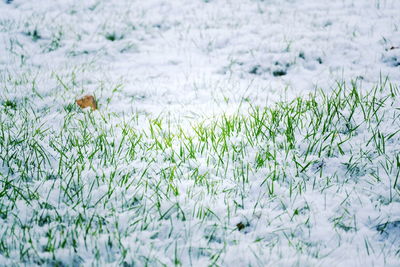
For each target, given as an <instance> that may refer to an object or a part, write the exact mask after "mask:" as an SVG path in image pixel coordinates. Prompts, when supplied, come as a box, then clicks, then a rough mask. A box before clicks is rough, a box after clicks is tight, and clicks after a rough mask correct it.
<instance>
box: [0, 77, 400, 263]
mask: <svg viewBox="0 0 400 267" xmlns="http://www.w3.org/2000/svg"><path fill="white" fill-rule="evenodd" d="M398 98H399V90H398V88H397V87H396V86H394V85H392V84H390V83H389V82H387V81H383V82H382V83H381V84H380V85H378V86H376V87H374V88H372V89H371V90H369V91H362V90H361V89H360V88H358V86H357V84H356V83H353V84H351V85H350V86H346V85H345V84H340V83H339V84H338V86H337V89H336V90H334V91H333V92H331V93H326V92H324V91H323V90H316V92H315V93H314V94H312V95H310V96H309V97H305V98H296V99H294V100H293V101H291V102H280V103H277V104H276V105H275V106H273V107H256V106H254V107H251V108H250V109H249V112H248V113H247V114H242V113H239V112H238V113H236V114H234V115H229V116H228V115H223V116H221V117H219V118H216V119H208V120H204V121H202V122H194V123H192V127H190V128H180V127H179V126H177V125H176V124H174V123H172V122H170V121H169V120H168V119H166V118H162V117H159V118H144V117H142V115H133V114H132V115H131V116H129V117H127V116H125V117H120V116H117V115H115V114H112V113H107V112H104V111H103V112H102V111H100V112H98V111H96V112H86V111H85V112H81V111H80V110H78V109H76V108H74V106H72V105H69V106H67V107H66V108H65V109H63V110H62V111H60V112H61V113H62V114H63V120H62V121H61V122H59V125H57V124H54V123H50V122H49V121H48V120H47V119H45V118H49V116H48V115H49V114H48V112H49V111H48V110H46V109H40V110H38V109H36V108H35V106H34V103H31V102H30V101H29V100H27V101H22V102H20V101H15V100H13V99H0V101H1V102H0V103H1V105H0V262H3V263H7V264H19V263H26V264H50V265H74V264H75V265H79V264H85V265H90V264H96V265H97V264H98V265H103V264H105V263H118V264H124V266H134V265H135V264H139V265H166V266H171V265H176V266H189V265H216V266H218V265H228V266H229V265H232V264H234V263H235V264H238V265H242V266H244V265H247V264H250V265H254V266H256V265H260V266H261V265H265V264H276V263H285V264H295V263H297V264H300V265H304V264H313V263H314V264H315V263H317V262H318V263H321V262H322V263H324V262H325V263H326V264H329V263H335V262H336V263H337V261H338V258H337V257H338V255H341V257H340V259H341V260H343V262H346V261H349V262H354V259H353V257H355V256H354V255H357V257H360V260H359V262H363V261H365V262H369V263H371V262H374V263H375V264H378V265H380V264H383V263H391V262H396V260H397V261H398V259H399V253H400V251H399V250H398V245H399V243H400V241H399V240H400V237H398V236H396V232H395V231H394V230H392V229H393V228H394V229H396V225H398V222H399V218H398V217H397V218H396V216H395V215H396V213H395V212H394V210H395V208H396V207H399V204H398V203H399V201H400V196H399V190H400V181H399V173H400V157H399V150H400V133H399V132H400V119H399V116H400V108H399V107H400V106H399V101H398ZM144 121H146V125H144Z"/></svg>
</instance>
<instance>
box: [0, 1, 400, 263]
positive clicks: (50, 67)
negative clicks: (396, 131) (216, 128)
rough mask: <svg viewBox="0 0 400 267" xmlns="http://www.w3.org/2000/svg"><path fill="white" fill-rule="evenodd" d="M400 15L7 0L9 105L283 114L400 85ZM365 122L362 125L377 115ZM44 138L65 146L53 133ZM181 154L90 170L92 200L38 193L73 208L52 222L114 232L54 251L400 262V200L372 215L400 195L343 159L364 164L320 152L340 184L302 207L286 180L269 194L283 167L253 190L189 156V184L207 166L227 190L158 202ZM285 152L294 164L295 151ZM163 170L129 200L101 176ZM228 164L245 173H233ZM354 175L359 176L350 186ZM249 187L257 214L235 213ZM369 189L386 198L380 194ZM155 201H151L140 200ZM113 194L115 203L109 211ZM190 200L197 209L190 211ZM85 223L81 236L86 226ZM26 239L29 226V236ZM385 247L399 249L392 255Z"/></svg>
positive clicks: (44, 189)
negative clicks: (336, 93) (294, 102)
mask: <svg viewBox="0 0 400 267" xmlns="http://www.w3.org/2000/svg"><path fill="white" fill-rule="evenodd" d="M399 11H400V1H398V0H375V1H365V0H347V1H343V0H320V1H311V0H285V1H278V0H265V1H263V0H258V1H257V0H245V1H239V0H209V1H201V0H170V1H166V0H147V1H131V0H118V1H103V0H89V1H77V0H37V1H23V0H14V1H9V3H6V1H2V2H0V51H1V52H0V99H13V100H16V101H17V102H18V101H20V102H23V101H24V98H25V97H29V98H31V99H34V101H33V102H34V108H35V109H37V110H46V109H49V110H50V111H51V112H49V115H47V116H45V117H44V118H40V119H42V120H43V123H47V124H48V125H51V126H52V127H54V128H55V129H61V128H62V127H63V126H62V123H63V122H64V117H63V116H64V115H63V113H62V111H63V107H66V106H67V105H68V104H73V103H74V100H75V99H76V98H77V97H79V96H81V95H84V94H88V93H91V94H94V95H95V96H96V97H97V99H98V101H99V109H100V110H102V111H104V112H109V113H114V114H117V115H116V116H120V117H124V118H125V117H127V118H128V120H129V118H130V117H132V116H133V115H132V114H134V113H135V114H136V113H137V114H140V115H143V116H145V117H146V118H157V117H158V116H160V115H161V116H167V117H170V118H173V119H174V121H175V122H176V124H178V125H180V126H182V128H190V127H189V126H190V125H191V124H192V123H193V121H194V122H201V121H202V120H204V119H206V118H215V117H218V116H220V115H221V114H233V113H234V112H236V111H238V110H239V111H241V112H245V111H247V110H248V108H249V106H250V104H251V105H253V106H269V105H272V104H273V103H275V102H277V101H279V100H291V99H294V98H295V97H297V96H306V95H308V94H309V93H311V92H314V91H315V89H317V88H323V89H324V90H326V91H329V90H330V89H332V88H334V87H335V86H336V85H337V82H338V81H346V82H347V83H349V82H350V81H351V80H356V81H357V83H358V84H360V85H362V88H365V89H367V88H370V87H371V86H374V85H376V84H377V83H379V81H380V80H382V79H383V78H385V77H389V79H390V81H391V82H392V83H393V84H395V85H398V86H399V85H400V71H399V70H400V69H399V65H400V49H398V47H400V31H399V29H400V28H399V27H400V16H399ZM84 112H87V113H89V112H90V111H89V110H87V111H84ZM82 116H83V115H82ZM94 116H98V117H96V118H100V115H98V114H97V115H96V114H95V115H94ZM355 117H356V119H355V120H358V121H359V120H360V119H361V114H357V115H356V116H355ZM144 121H145V120H144ZM119 122H121V123H122V120H121V121H117V122H111V123H110V124H108V125H106V127H109V129H112V128H113V127H114V126H115V124H118V123H119ZM18 123H21V122H19V121H17V122H16V124H18ZM146 125H147V124H146ZM36 126H39V125H35V122H33V127H36ZM391 126H392V125H389V124H388V125H387V126H386V128H384V130H385V132H383V134H390V133H392V128H391ZM144 127H145V126H144V124H143V125H140V126H138V128H144ZM71 130H73V129H71ZM345 130H346V129H345V127H343V131H345ZM339 134H344V133H339ZM368 134H369V133H368V129H367V128H366V127H364V128H363V127H361V128H360V131H359V132H358V135H359V136H358V139H357V141H356V142H353V143H351V146H350V144H349V145H347V144H345V145H344V146H343V150H345V151H351V150H357V149H358V148H360V147H362V146H363V145H364V144H365V140H366V138H367V136H368ZM278 138H279V137H278ZM120 139H121V132H118V131H117V130H116V131H115V135H114V136H109V137H106V140H107V141H108V142H109V143H111V142H113V141H114V140H120ZM145 139H146V137H143V140H145ZM242 139H243V136H237V137H232V138H231V140H229V141H230V143H232V144H237V145H240V140H242ZM282 142H284V140H283V137H282V140H280V139H277V143H282ZM392 142H393V144H391V145H392V146H391V148H390V149H389V151H388V153H389V154H390V155H395V154H396V153H398V152H399V149H398V144H397V142H398V139H395V138H393V139H392ZM39 143H40V144H41V145H42V146H44V147H49V145H48V140H41V141H39ZM267 145H270V144H267V143H266V144H265V146H266V147H267ZM116 146H117V145H116ZM178 146H179V144H176V145H173V146H172V149H171V150H168V151H165V152H164V153H163V154H156V153H157V151H154V152H151V151H150V152H148V154H147V155H145V156H147V157H152V158H154V159H155V162H154V163H149V164H148V165H147V163H145V162H143V161H141V160H136V161H132V162H121V163H119V164H118V165H119V166H117V167H115V166H110V167H108V168H105V167H104V168H102V169H97V170H96V171H93V170H91V169H85V170H78V171H79V172H82V173H81V177H82V179H83V180H84V181H85V182H84V186H83V187H84V190H88V188H90V187H91V186H94V187H95V189H96V190H95V191H93V192H90V193H89V191H83V193H82V194H87V196H86V200H87V203H84V204H85V205H87V206H85V207H82V206H78V207H76V208H75V207H72V206H73V205H72V204H71V206H70V207H68V206H66V205H65V204H60V202H62V201H61V199H63V198H65V199H64V200H65V201H68V199H67V197H66V196H65V195H64V194H62V192H61V188H62V187H66V186H67V185H68V186H69V183H67V181H62V180H61V179H58V178H55V179H56V180H54V181H53V180H47V181H44V182H42V183H40V184H35V185H36V187H37V190H36V193H37V194H38V196H39V197H40V198H39V197H38V198H39V199H40V200H38V201H37V202H38V203H39V202H41V201H42V202H45V203H47V204H49V205H52V206H53V207H57V209H56V210H57V212H55V211H54V210H53V209H52V208H49V210H48V213H47V214H45V215H46V216H49V217H50V218H52V220H53V222H52V224H54V225H57V223H58V222H59V225H60V226H59V227H60V228H61V227H67V226H65V224H68V222H71V221H74V222H76V220H78V219H77V216H78V214H85V216H86V219H87V220H90V219H92V220H93V221H91V223H93V224H96V225H104V229H107V231H109V232H106V230H104V232H101V233H93V235H95V234H98V236H99V237H98V239H94V238H93V239H88V240H86V239H84V238H83V236H82V235H80V236H74V232H73V231H71V233H70V235H68V242H69V243H71V242H72V241H70V240H74V241H73V242H76V246H77V247H78V248H79V249H78V252H76V251H75V249H72V248H70V247H67V248H62V249H58V250H56V251H55V252H54V255H52V254H51V253H50V252H49V251H42V252H39V254H40V255H42V256H43V257H44V258H49V259H51V258H52V257H53V259H54V258H55V259H57V261H59V262H61V263H62V264H65V265H79V264H84V265H87V266H90V265H91V264H99V262H96V256H95V255H100V256H99V257H100V258H101V260H100V264H108V265H117V264H122V263H121V262H118V261H119V256H120V255H119V254H118V253H117V248H116V247H117V246H119V245H120V246H122V247H124V248H126V249H127V251H129V253H128V255H127V256H126V258H125V261H126V262H129V261H130V260H132V261H133V262H137V263H139V264H142V265H145V264H146V259H147V260H148V261H149V262H148V263H149V264H150V265H160V264H162V263H168V264H172V263H173V259H174V257H175V255H177V256H178V257H179V258H181V259H182V260H183V262H181V264H182V265H183V266H189V265H192V266H204V265H209V264H211V262H210V260H209V259H215V261H216V262H218V263H219V264H221V265H224V266H250V265H251V266H258V265H261V266H263V265H265V264H267V265H270V266H274V265H279V266H281V265H282V266H292V265H298V266H304V265H323V266H331V265H332V266H335V265H341V266H361V265H367V266H372V265H377V266H382V265H387V266H397V265H398V264H399V262H400V260H399V258H398V255H397V256H396V255H392V254H390V253H391V252H393V251H395V250H396V249H397V254H398V244H399V242H400V234H399V225H398V224H399V221H400V213H399V211H400V206H399V203H396V202H392V203H389V204H387V205H382V206H381V205H377V206H374V207H372V204H371V203H372V202H373V203H378V202H379V203H381V202H385V201H387V199H388V198H390V196H389V191H390V192H391V188H390V186H387V187H380V188H375V189H374V190H372V189H371V185H370V184H368V183H369V181H358V180H357V179H358V177H360V176H361V177H364V175H366V173H364V174H357V175H354V177H353V176H351V175H350V176H349V175H347V174H348V173H347V171H348V170H347V169H346V167H345V166H344V165H343V162H348V161H350V160H351V159H350V156H348V155H345V156H343V157H337V158H330V159H329V160H326V161H325V160H324V158H322V159H319V158H317V157H316V158H315V159H313V160H315V161H316V162H315V163H314V165H313V168H314V171H315V170H318V168H321V166H322V165H323V166H324V170H325V172H326V173H329V174H331V176H332V179H334V180H335V179H336V181H334V184H333V185H332V186H331V187H329V188H326V190H325V191H324V192H323V193H321V192H316V191H313V190H311V189H310V190H307V191H306V192H304V193H303V194H302V195H299V196H298V197H295V198H293V197H292V196H291V195H289V194H291V193H289V192H288V186H287V185H286V184H278V183H276V184H274V190H275V195H276V197H271V198H270V199H265V197H266V195H265V194H264V192H262V190H263V189H264V190H265V191H266V188H267V186H270V185H266V184H263V183H264V182H263V181H264V178H265V176H266V175H267V174H268V173H269V172H270V171H271V170H270V169H268V168H267V167H265V168H263V169H260V170H258V172H257V173H250V174H249V177H248V179H249V180H251V181H253V182H252V183H250V184H247V185H246V186H247V187H246V186H245V185H242V184H241V182H240V181H234V180H232V179H226V180H221V177H220V174H219V173H218V170H212V169H210V167H209V165H208V163H207V157H204V158H202V157H198V158H197V159H196V160H194V161H193V162H188V163H187V166H185V168H186V169H185V170H187V172H186V173H182V174H180V177H189V176H190V175H191V171H193V169H197V171H198V174H199V175H205V174H206V175H207V177H208V178H207V179H208V180H209V181H210V184H212V186H210V188H207V190H210V192H223V193H220V194H215V195H213V194H210V193H209V192H207V191H205V190H204V188H203V187H201V188H200V187H199V188H198V187H196V182H194V181H192V180H185V179H183V178H182V179H178V180H177V181H174V183H173V186H175V187H176V188H175V190H177V191H178V192H181V194H178V195H177V196H175V198H172V199H168V200H167V199H164V196H162V195H157V194H158V193H157V190H156V188H157V186H159V185H158V184H157V183H156V181H155V179H156V178H159V177H160V170H161V169H162V170H165V172H166V173H168V172H169V171H171V170H170V167H171V166H170V164H169V163H168V162H166V161H165V157H166V155H168V156H171V154H172V153H173V151H174V150H175V151H179V148H178ZM301 146H302V144H300V147H301ZM302 149H303V150H304V149H306V147H304V148H302ZM49 150H51V149H50V148H49ZM66 153H70V154H72V153H73V152H71V151H66ZM152 153H154V154H156V155H153V154H152ZM257 153H258V151H254V150H250V151H247V154H246V155H245V156H244V157H243V158H242V159H241V160H242V161H243V165H244V166H245V165H246V164H247V163H250V162H251V161H253V160H254V158H255V157H256V154H257ZM203 156H204V155H203ZM278 157H279V160H281V161H282V162H284V159H283V157H284V156H283V155H278ZM310 160H311V158H310ZM380 160H382V162H383V160H384V159H383V156H382V158H381V159H379V158H377V159H375V161H374V164H376V165H378V162H380ZM97 161H100V159H96V158H95V159H94V160H93V162H94V163H93V164H94V166H96V164H97V165H100V164H98V162H97ZM228 162H229V159H228ZM55 163H57V162H56V161H55ZM54 166H56V164H55V165H54ZM147 168H148V173H149V174H148V175H149V176H150V177H147V176H146V177H144V178H143V177H141V178H140V179H143V181H142V180H140V182H138V183H137V187H135V186H132V187H130V188H129V189H127V190H122V189H120V188H116V189H115V190H116V191H115V194H114V195H113V196H108V195H107V192H109V189H110V186H111V183H110V184H103V185H97V184H96V185H94V184H95V182H94V181H95V180H96V176H99V177H110V176H112V175H116V177H117V178H118V179H120V177H119V175H120V174H121V173H125V172H128V170H129V171H131V172H132V173H133V172H135V171H137V173H143V171H144V170H145V169H147ZM371 168H372V167H371ZM227 169H228V170H229V171H232V170H233V167H232V166H228V167H227ZM364 171H365V170H364ZM368 171H369V170H368ZM177 172H178V171H177ZM288 172H289V173H291V172H292V173H294V172H295V170H294V169H291V170H288ZM1 173H7V170H6V167H5V166H4V165H0V174H1ZM68 175H69V174H68ZM378 176H379V177H380V178H381V179H382V180H383V181H387V183H386V184H387V185H389V184H390V183H391V178H392V177H390V175H388V174H385V173H383V172H382V171H381V172H380V173H378ZM71 177H72V175H71ZM349 177H350V178H349ZM117 178H116V179H117ZM138 179H139V178H138ZM345 179H354V181H353V180H352V181H351V183H350V185H348V186H346V187H342V185H343V184H344V183H345V181H344V180H345ZM358 182H359V183H358ZM199 183H200V182H199ZM357 183H358V184H357ZM75 184H79V181H75V178H73V179H72V178H71V186H75ZM2 186H3V185H2ZM143 188H145V189H143ZM0 189H1V187H0ZM24 190H25V189H24ZM118 190H120V191H118ZM140 190H144V191H140ZM238 190H242V191H243V192H244V194H245V195H246V199H245V200H242V201H243V203H240V205H243V207H242V208H243V209H240V210H235V212H233V213H232V214H234V215H233V217H231V218H224V217H223V216H225V214H226V210H227V208H229V209H237V207H234V206H233V204H232V203H233V201H235V202H236V201H239V198H238V196H237V193H236V192H237V191H238ZM367 190H371V192H369V193H368V194H366V193H365V191H367ZM76 191H77V192H79V189H78V188H77V189H76ZM139 191H140V192H139ZM0 192H1V190H0ZM77 194H78V193H77ZM140 194H141V195H142V196H143V195H146V196H150V197H148V198H140V199H139V198H138V199H136V197H135V196H139V195H140ZM104 198H109V202H107V204H104V206H103V202H101V201H102V199H104ZM133 199H134V200H135V201H133ZM155 199H157V200H158V201H160V203H161V206H160V207H157V212H158V214H157V213H151V212H150V213H145V212H143V213H142V211H147V210H153V209H156V208H154V207H156V206H157V203H156V201H155ZM4 203H6V201H5V202H4ZM98 203H101V205H98ZM121 203H123V204H121ZM182 203H185V206H179V205H181V204H182ZM355 203H356V204H355ZM0 204H1V203H0ZM34 205H37V203H34ZM96 205H97V206H96ZM230 205H232V206H230ZM0 207H1V206H0ZM266 207H267V208H266ZM86 208H87V209H86ZM107 210H113V211H117V212H118V216H115V217H112V218H110V217H109V216H108V213H107V212H108V211H107ZM266 210H267V212H266ZM35 212H37V211H36V210H35V209H34V208H33V207H30V206H29V205H27V203H26V202H25V201H23V200H18V201H17V202H16V203H15V207H14V210H13V211H12V213H13V214H14V217H15V218H18V220H19V221H20V223H21V224H27V223H29V222H30V220H31V219H32V218H33V217H34V216H35V214H36V213H35ZM194 213H202V214H203V215H204V214H206V216H201V214H200V215H199V214H194ZM144 214H145V215H144ZM171 214H174V216H175V215H176V214H178V215H177V216H182V215H179V214H190V216H189V215H187V216H188V217H190V218H191V219H190V220H186V221H185V220H183V219H180V218H175V217H173V216H171ZM294 214H296V215H294ZM136 215H137V216H139V215H140V216H141V217H140V218H135V216H136ZM161 215H162V216H163V217H162V219H160V216H161ZM197 215H198V216H197ZM59 216H61V217H62V219H60V218H58V217H59ZM102 216H104V217H102ZM107 216H108V217H107ZM157 216H158V217H157ZM183 216H184V215H183ZM295 216H296V217H295ZM338 216H343V217H341V221H344V222H346V225H343V226H340V227H343V228H344V229H345V230H338V228H332V221H335V218H337V217H338ZM294 217H295V219H293V218H294ZM0 218H1V217H0ZM204 218H206V219H204ZM388 221H390V222H391V223H390V225H389V227H387V228H386V230H385V233H384V234H382V235H379V234H377V231H376V227H377V226H378V225H380V224H383V223H385V222H388ZM13 222H14V221H11V219H10V221H6V220H3V219H0V223H1V226H0V233H1V234H7V231H9V230H8V228H6V227H5V225H6V224H10V225H12V223H13ZM247 222H248V223H249V226H248V227H246V228H245V229H244V230H243V231H237V230H236V228H235V226H236V225H237V224H239V223H247ZM305 222H307V223H305ZM3 223H4V224H3ZM86 223H87V221H86ZM106 225H107V226H106ZM109 225H112V226H113V228H111V229H112V230H110V228H107V227H109ZM172 225H173V227H172ZM304 225H307V227H308V229H307V227H305V226H304ZM46 227H50V226H44V227H38V228H37V229H35V230H36V231H37V235H38V236H41V239H40V240H37V242H38V243H39V244H40V246H42V247H44V246H47V243H46V242H47V238H44V236H45V235H46V234H47V231H48V229H47V228H46ZM55 227H56V226H55ZM82 229H83V228H82ZM82 229H79V231H82V232H84V231H86V229H83V230H82ZM354 229H356V230H354ZM15 231H16V233H15V234H21V235H23V233H24V229H22V228H19V229H16V230H15ZM76 231H78V230H76ZM87 231H90V229H88V230H87ZM307 231H308V232H307ZM339 231H340V233H338V232H339ZM76 233H77V232H75V234H76ZM290 235H294V236H296V238H298V239H296V240H297V241H298V243H297V244H288V242H287V240H286V239H284V237H285V236H290ZM205 237H206V238H205ZM26 238H27V237H26ZM110 238H111V239H112V242H111V243H112V244H111V245H109V243H110V241H109V239H110ZM288 239H289V238H288ZM255 240H261V241H257V242H256V241H255ZM35 242H36V241H35ZM368 242H369V244H373V245H372V246H371V251H373V250H374V249H376V251H374V253H375V254H373V255H372V254H370V251H369V250H366V249H365V247H366V246H367V245H366V244H368ZM385 242H387V244H388V245H387V246H389V247H390V246H391V245H390V244H392V246H393V247H392V248H385V249H386V250H385V249H384V248H381V247H380V246H383V247H384V245H382V244H384V243H385ZM266 244H268V246H267V245H266ZM0 245H1V243H0ZM396 247H397V248H396ZM84 248H88V249H86V250H85V249H84ZM378 249H382V253H379V251H378ZM298 251H307V253H298ZM388 251H389V252H388ZM217 252H220V253H221V255H217V254H218V253H217ZM371 253H372V252H371ZM214 254H215V255H214ZM315 254H318V256H320V258H317V256H316V255H315ZM137 255H139V256H140V258H139V259H138V258H137ZM219 257H220V258H219ZM155 259H157V260H155ZM138 260H142V262H138ZM13 263H14V264H15V263H17V264H18V255H17V252H16V251H12V252H11V256H10V257H6V256H5V255H3V253H2V250H1V246H0V265H2V264H4V265H8V264H13ZM31 264H39V263H31ZM49 264H51V263H49Z"/></svg>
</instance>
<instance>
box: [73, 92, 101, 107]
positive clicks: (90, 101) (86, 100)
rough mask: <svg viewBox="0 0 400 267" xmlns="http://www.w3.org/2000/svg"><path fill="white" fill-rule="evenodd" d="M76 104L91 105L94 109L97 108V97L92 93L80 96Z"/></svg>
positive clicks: (81, 105)
mask: <svg viewBox="0 0 400 267" xmlns="http://www.w3.org/2000/svg"><path fill="white" fill-rule="evenodd" d="M76 104H78V106H80V107H81V108H87V107H91V108H92V110H96V109H97V103H96V99H95V98H94V96H92V95H85V96H83V97H81V98H79V99H78V100H76Z"/></svg>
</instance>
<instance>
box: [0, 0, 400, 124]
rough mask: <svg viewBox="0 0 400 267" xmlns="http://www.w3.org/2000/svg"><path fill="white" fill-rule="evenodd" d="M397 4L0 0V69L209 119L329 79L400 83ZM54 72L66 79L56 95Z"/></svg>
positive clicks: (119, 108)
mask: <svg viewBox="0 0 400 267" xmlns="http://www.w3.org/2000/svg"><path fill="white" fill-rule="evenodd" d="M399 9H400V8H399V1H396V0H374V1H372V0H371V1H364V0H348V1H343V0H337V1H328V0H327V1H307V0H290V1H278V0H276V1H274V0H265V1H261V0H258V1H257V0H246V1H235V0H233V1H227V0H210V1H201V0H193V1H183V0H173V1H161V0H146V1H123V0H119V1H98V0H89V1H84V2H82V1H73V0H63V1H50V0H37V1H21V0H14V1H12V2H11V4H8V5H7V4H5V3H1V8H0V19H1V23H0V38H1V43H0V51H3V52H2V53H1V54H0V67H1V69H2V70H3V71H2V73H3V75H5V76H8V75H9V76H11V79H18V78H20V77H21V76H23V77H26V78H27V79H29V80H32V79H35V81H36V83H38V93H39V94H40V95H42V96H44V98H45V100H44V102H46V101H47V100H48V99H51V100H52V101H57V102H58V103H59V104H64V103H68V102H69V101H70V99H71V98H74V97H76V96H77V95H79V94H83V93H94V94H96V96H98V98H99V99H100V105H103V106H104V105H107V107H108V108H109V109H110V110H112V111H115V112H131V111H132V110H134V111H139V112H144V113H152V114H159V113H162V112H164V113H168V112H172V113H180V114H181V115H182V116H188V117H190V116H195V115H199V114H200V115H201V116H203V115H210V114H215V113H219V112H220V111H221V110H222V111H224V112H229V110H236V109H237V108H238V107H239V106H240V103H242V102H243V99H246V100H250V101H251V102H252V103H253V104H254V105H266V104H269V103H271V102H274V101H276V100H281V99H287V98H292V97H293V96H297V95H302V94H305V93H307V92H310V91H313V90H314V89H315V88H316V87H321V88H324V90H329V88H330V87H331V86H335V83H336V81H338V80H347V81H348V80H351V79H361V80H363V82H364V84H374V83H376V82H377V81H378V80H379V78H380V75H382V76H383V77H385V76H389V77H390V78H391V81H392V82H398V81H399V80H400V74H399V68H398V65H399V64H400V59H399V53H400V52H399V49H393V50H390V48H392V47H398V46H400V34H399V29H398V27H399V21H400V19H399V15H398V12H399ZM35 30H36V31H37V34H38V35H39V36H40V37H39V38H38V39H37V40H36V41H32V39H34V38H35V37H32V34H33V32H34V31H35ZM107 36H108V37H109V38H114V39H115V40H114V41H110V40H108V39H107ZM110 36H111V37H110ZM279 72H281V73H282V72H284V73H286V75H282V76H274V75H273V74H274V73H275V74H276V75H279ZM55 76H58V77H59V78H60V79H61V80H62V81H63V82H64V84H66V85H67V86H68V87H71V90H70V91H69V92H68V94H64V95H63V96H62V97H61V99H60V97H54V95H55V94H57V89H58V88H60V87H61V86H62V85H60V83H59V82H58V81H57V79H56V78H55ZM71 76H73V77H74V80H73V81H71ZM64 78H65V79H64ZM10 86H11V85H10ZM113 89H116V90H114V91H113ZM18 93H20V94H23V92H21V91H17V92H16V94H18ZM111 96H113V97H112V100H111V103H107V101H106V99H107V98H108V97H111ZM54 98H55V99H54ZM103 108H104V107H103Z"/></svg>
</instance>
